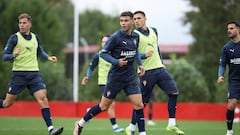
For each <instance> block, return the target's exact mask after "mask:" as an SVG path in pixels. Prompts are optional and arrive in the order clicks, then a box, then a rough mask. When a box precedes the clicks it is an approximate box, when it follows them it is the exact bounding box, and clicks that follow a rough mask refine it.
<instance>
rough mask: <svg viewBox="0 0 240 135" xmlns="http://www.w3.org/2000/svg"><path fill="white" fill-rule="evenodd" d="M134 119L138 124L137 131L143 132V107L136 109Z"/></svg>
mask: <svg viewBox="0 0 240 135" xmlns="http://www.w3.org/2000/svg"><path fill="white" fill-rule="evenodd" d="M136 121H137V124H138V131H139V133H141V132H145V123H144V112H143V109H140V110H136Z"/></svg>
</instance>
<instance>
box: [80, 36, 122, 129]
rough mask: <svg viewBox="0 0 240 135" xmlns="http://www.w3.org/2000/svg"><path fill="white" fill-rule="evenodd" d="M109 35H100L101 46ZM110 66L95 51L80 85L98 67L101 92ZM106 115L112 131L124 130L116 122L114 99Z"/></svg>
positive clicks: (85, 81) (85, 83)
mask: <svg viewBox="0 0 240 135" xmlns="http://www.w3.org/2000/svg"><path fill="white" fill-rule="evenodd" d="M109 37H110V35H103V36H102V43H101V45H102V47H103V46H104V45H105V44H106V42H107V40H108V38H109ZM111 66H112V64H111V63H109V62H107V61H106V60H104V59H103V58H101V57H100V56H99V53H97V54H96V55H94V57H93V59H92V61H91V62H90V64H89V67H88V69H87V74H86V76H84V77H83V79H82V85H87V83H88V80H89V79H90V77H91V75H92V72H93V70H94V69H95V68H96V67H98V85H99V87H100V89H101V92H102V93H103V92H104V89H105V86H106V83H107V76H108V72H109V70H110V68H111ZM108 116H109V120H110V122H111V124H112V128H113V131H114V132H116V133H118V132H122V131H124V129H123V128H120V127H119V126H118V124H117V120H116V117H115V101H113V102H112V104H111V105H110V106H109V108H108Z"/></svg>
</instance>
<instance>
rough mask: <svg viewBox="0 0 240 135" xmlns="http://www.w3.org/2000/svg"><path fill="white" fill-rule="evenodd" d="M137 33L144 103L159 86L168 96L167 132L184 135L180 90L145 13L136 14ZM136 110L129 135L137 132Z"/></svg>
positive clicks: (138, 12)
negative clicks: (179, 123) (178, 113)
mask: <svg viewBox="0 0 240 135" xmlns="http://www.w3.org/2000/svg"><path fill="white" fill-rule="evenodd" d="M133 19H134V23H135V26H136V28H137V29H136V30H135V32H136V33H138V34H139V47H138V51H139V53H140V54H144V55H142V56H141V58H142V64H143V66H144V67H145V70H146V73H145V74H144V75H143V76H140V85H141V91H142V96H143V103H144V105H146V104H147V103H148V102H149V99H150V97H151V94H152V90H153V88H154V86H155V85H158V86H159V88H161V89H162V90H163V91H164V92H165V93H166V95H167V96H168V113H169V114H168V115H169V119H168V126H167V127H166V130H167V131H169V132H173V133H176V134H178V135H183V134H184V132H183V131H182V130H180V129H179V128H178V127H177V125H176V108H177V107H176V105H177V96H178V94H179V91H178V88H177V86H176V83H175V81H174V80H173V78H172V76H171V75H170V74H169V73H168V72H167V70H166V69H165V66H164V65H163V61H162V58H161V54H160V50H159V47H158V39H157V31H156V29H154V28H151V27H147V26H146V16H145V13H144V12H143V11H136V12H134V16H133ZM134 111H135V110H133V114H132V121H131V123H130V125H129V126H128V127H127V128H126V133H127V134H128V135H131V134H134V131H135V124H136V122H135V116H134V115H135V112H134Z"/></svg>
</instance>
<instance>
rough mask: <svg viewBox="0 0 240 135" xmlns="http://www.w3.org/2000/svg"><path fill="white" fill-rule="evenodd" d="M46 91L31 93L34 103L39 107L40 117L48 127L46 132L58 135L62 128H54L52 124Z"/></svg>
mask: <svg viewBox="0 0 240 135" xmlns="http://www.w3.org/2000/svg"><path fill="white" fill-rule="evenodd" d="M46 94H47V90H46V89H40V90H38V91H36V92H34V93H33V96H34V97H35V99H36V101H37V102H38V104H39V105H40V107H41V113H42V117H43V119H44V121H45V123H46V125H47V127H48V132H49V134H50V135H59V134H61V133H62V132H63V127H59V128H54V126H53V123H52V117H51V112H50V108H49V105H48V98H47V95H46Z"/></svg>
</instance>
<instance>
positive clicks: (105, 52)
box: [99, 36, 119, 65]
mask: <svg viewBox="0 0 240 135" xmlns="http://www.w3.org/2000/svg"><path fill="white" fill-rule="evenodd" d="M115 44H116V43H115V41H114V36H111V37H110V38H109V39H108V41H107V42H106V44H105V45H104V47H103V48H102V50H101V51H100V54H99V55H100V57H101V58H103V59H104V60H106V61H107V62H109V63H111V64H112V65H119V60H118V59H116V58H114V57H112V56H111V55H110V52H111V50H112V49H113V48H114V47H115V46H114V45H115Z"/></svg>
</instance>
